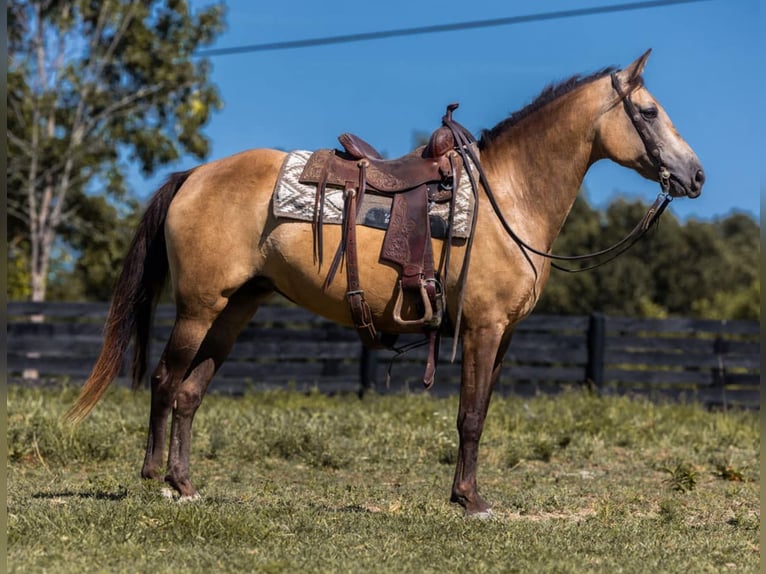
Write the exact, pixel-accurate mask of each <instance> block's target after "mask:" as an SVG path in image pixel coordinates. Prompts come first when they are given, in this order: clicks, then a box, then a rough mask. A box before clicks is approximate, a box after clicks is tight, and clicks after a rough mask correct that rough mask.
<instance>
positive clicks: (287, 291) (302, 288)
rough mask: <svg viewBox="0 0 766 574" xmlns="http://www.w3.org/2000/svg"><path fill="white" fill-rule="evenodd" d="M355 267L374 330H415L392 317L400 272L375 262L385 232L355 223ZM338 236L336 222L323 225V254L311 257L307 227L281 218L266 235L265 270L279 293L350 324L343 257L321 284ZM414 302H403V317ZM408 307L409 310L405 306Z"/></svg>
mask: <svg viewBox="0 0 766 574" xmlns="http://www.w3.org/2000/svg"><path fill="white" fill-rule="evenodd" d="M356 234H357V266H358V272H359V283H360V287H361V289H362V291H363V292H364V298H365V300H366V301H367V303H368V305H369V306H370V310H371V311H372V314H373V319H374V321H375V324H376V326H377V328H378V329H379V330H381V331H385V332H406V331H417V330H418V329H417V328H403V327H402V326H400V325H398V324H397V323H395V322H394V320H393V308H394V303H395V301H396V297H397V295H398V290H399V285H398V283H399V270H398V269H395V268H394V267H393V266H390V265H388V264H386V263H383V262H381V260H380V250H381V246H382V243H383V237H384V235H385V232H384V231H382V230H378V229H372V228H367V227H361V226H359V227H357V230H356ZM340 236H341V227H340V226H339V225H325V226H323V251H324V253H323V258H322V262H321V264H320V263H319V262H318V261H317V260H316V259H317V258H316V255H315V251H314V238H313V233H312V229H311V225H310V224H308V223H303V222H293V221H289V222H281V223H280V224H279V225H277V226H276V227H275V228H274V230H273V231H272V232H271V234H270V235H269V239H268V241H267V243H268V248H267V254H266V257H265V266H264V274H265V275H267V276H268V277H269V278H270V279H271V281H272V282H273V284H274V286H275V287H276V288H277V290H278V291H279V292H281V293H282V294H283V295H285V296H286V297H288V298H289V299H290V300H292V301H294V302H295V303H297V304H298V305H300V306H302V307H305V308H307V309H309V310H311V311H313V312H315V313H317V314H319V315H321V316H323V317H326V318H328V319H330V320H332V321H335V322H338V323H342V324H346V325H352V324H353V320H352V317H351V312H350V310H349V305H348V302H347V300H346V292H347V291H348V282H347V275H346V260H345V258H344V259H343V260H342V261H341V264H340V265H339V266H338V270H337V273H336V274H335V276H334V278H333V280H332V283H331V284H330V286H329V287H328V288H327V289H326V290H325V289H324V288H323V286H324V283H325V281H326V279H327V275H328V272H329V270H330V267H331V264H332V261H333V258H334V257H335V253H336V250H337V248H338V244H339V241H340ZM440 245H441V242H434V249H435V253H434V259H435V261H436V262H438V261H439V257H440ZM414 303H415V301H414V300H413V301H407V300H405V303H404V305H403V318H408V319H414V318H416V317H417V310H416V309H415V308H414V307H415V305H414ZM408 307H409V309H408Z"/></svg>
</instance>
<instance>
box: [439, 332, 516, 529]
mask: <svg viewBox="0 0 766 574" xmlns="http://www.w3.org/2000/svg"><path fill="white" fill-rule="evenodd" d="M510 340H511V332H510V331H506V332H503V331H502V330H501V329H497V328H491V327H484V328H480V329H467V330H466V332H465V333H464V335H463V365H462V381H461V385H460V407H459V409H458V417H457V429H458V433H459V436H460V446H459V447H458V458H457V465H456V468H455V480H454V482H453V483H452V498H451V501H452V502H457V503H458V504H460V505H461V506H462V507H463V508H465V512H466V514H468V515H476V516H488V515H489V514H490V512H491V510H490V507H489V505H488V504H487V503H486V502H485V501H484V499H483V498H482V497H481V496H480V495H479V491H478V487H477V484H476V464H477V460H478V456H479V440H480V439H481V434H482V431H483V430H484V420H485V418H486V416H487V409H488V408H489V401H490V398H491V396H492V387H493V386H494V384H495V382H496V381H497V379H498V377H499V375H500V367H501V366H502V361H503V356H504V355H505V352H506V350H507V349H508V344H509V343H510Z"/></svg>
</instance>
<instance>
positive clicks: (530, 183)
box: [482, 90, 599, 250]
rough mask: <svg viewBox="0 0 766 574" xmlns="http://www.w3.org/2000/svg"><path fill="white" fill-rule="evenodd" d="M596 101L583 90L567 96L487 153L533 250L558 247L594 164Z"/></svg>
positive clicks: (501, 195) (486, 161) (492, 174)
mask: <svg viewBox="0 0 766 574" xmlns="http://www.w3.org/2000/svg"><path fill="white" fill-rule="evenodd" d="M578 92H579V93H578ZM591 100H592V98H587V97H586V94H584V93H583V90H577V91H575V92H572V93H570V94H566V95H565V96H563V97H561V98H559V99H558V100H555V101H554V102H551V103H550V104H548V105H547V106H545V107H544V108H542V109H541V110H540V111H538V112H536V113H534V114H532V115H531V116H529V117H527V118H524V119H522V120H521V121H520V122H519V123H518V124H516V125H514V126H511V127H509V128H508V129H507V132H505V133H503V134H501V135H500V136H499V137H498V138H496V139H495V140H494V141H493V142H492V144H491V145H490V146H489V147H488V148H487V149H485V150H483V151H482V164H483V165H484V166H485V170H486V171H487V174H488V178H489V179H490V183H491V185H492V186H493V188H495V187H496V188H497V189H498V192H497V193H496V195H497V199H498V203H499V204H500V206H501V209H502V210H503V212H504V215H505V217H506V218H507V219H508V220H509V221H510V220H513V221H516V222H518V225H521V226H523V227H526V233H525V234H524V235H525V236H526V237H525V238H526V239H527V240H528V242H529V243H530V244H531V245H532V246H533V247H537V248H540V249H545V250H547V249H549V248H550V246H551V245H552V244H553V241H554V240H555V239H556V237H557V236H558V233H559V231H560V230H561V226H562V225H563V224H564V221H565V219H566V217H567V215H568V214H569V211H570V210H571V208H572V205H573V204H574V200H575V198H576V197H577V192H578V190H579V189H580V186H581V185H582V181H583V178H584V177H585V172H586V171H587V170H588V167H589V166H590V164H591V163H592V151H593V137H594V134H595V127H594V123H595V120H596V117H597V115H598V113H599V109H598V106H597V105H595V103H594V102H592V101H591ZM525 223H530V224H528V225H525ZM523 238H524V237H523Z"/></svg>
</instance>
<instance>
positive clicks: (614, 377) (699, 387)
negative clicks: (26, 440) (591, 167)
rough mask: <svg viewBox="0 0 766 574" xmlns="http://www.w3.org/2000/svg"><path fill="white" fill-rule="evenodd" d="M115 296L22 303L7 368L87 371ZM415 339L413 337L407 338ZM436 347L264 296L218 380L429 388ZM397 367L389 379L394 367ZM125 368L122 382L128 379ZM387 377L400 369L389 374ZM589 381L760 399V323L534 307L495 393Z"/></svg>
mask: <svg viewBox="0 0 766 574" xmlns="http://www.w3.org/2000/svg"><path fill="white" fill-rule="evenodd" d="M106 311H107V305H106V304H102V303H42V304H34V303H11V304H9V306H8V349H7V359H8V370H9V373H8V374H9V376H10V379H11V380H12V381H28V382H33V381H35V380H37V381H47V380H51V379H56V378H60V377H70V378H71V379H73V380H75V381H79V380H84V379H85V377H87V375H88V373H89V371H90V368H91V366H92V365H93V363H94V361H95V359H96V357H97V355H98V352H99V350H100V348H101V341H102V338H101V334H102V328H103V323H104V319H105V316H106ZM173 318H174V309H173V307H172V306H170V305H160V306H159V307H158V308H157V313H156V316H155V325H154V330H153V333H152V349H151V357H153V358H154V359H156V358H157V357H159V355H160V353H161V351H162V348H163V345H164V342H165V340H166V339H167V337H168V335H169V333H170V329H171V327H172V322H173ZM413 340H415V339H413V338H412V337H409V338H403V339H402V341H401V343H402V344H405V343H407V342H411V341H413ZM451 343H452V341H451V340H450V339H446V340H445V341H444V342H443V345H442V358H441V359H440V361H439V365H438V369H437V374H436V383H435V385H434V388H433V389H432V391H431V392H432V393H434V394H450V393H456V392H457V390H458V387H459V384H460V353H458V356H457V359H456V361H455V363H450V362H449V360H448V359H449V357H448V356H447V355H449V354H450V353H449V349H450V348H451ZM424 365H425V349H424V348H421V349H415V350H413V351H411V352H409V353H406V354H403V355H399V356H394V353H393V352H389V351H376V352H369V351H366V350H364V349H363V348H362V346H361V344H360V342H359V340H358V338H357V336H356V333H355V332H354V331H353V330H352V329H350V328H346V327H341V326H338V325H335V324H334V323H331V322H329V321H327V320H325V319H323V318H321V317H318V316H316V315H313V314H311V313H309V312H308V311H305V310H303V309H300V308H292V307H279V306H265V307H262V308H261V309H260V310H259V311H258V314H257V315H256V316H255V318H254V319H253V320H252V321H251V322H250V324H249V325H248V326H247V327H246V328H245V330H244V331H243V332H242V334H241V335H240V337H239V338H238V340H237V343H236V344H235V346H234V348H233V350H232V352H231V355H230V356H229V359H228V360H227V361H226V363H224V365H223V366H222V367H221V369H220V371H219V372H218V374H217V375H216V378H215V380H214V381H213V384H212V386H211V391H213V392H216V391H217V392H225V393H234V394H237V393H242V392H245V391H247V390H262V389H271V388H279V387H288V386H289V387H291V388H295V389H298V390H309V389H313V388H317V389H319V390H320V391H323V392H359V391H360V390H362V389H368V388H374V389H376V390H377V391H378V392H400V391H402V390H410V391H418V390H420V388H421V384H420V379H421V377H422V375H423V369H424ZM389 371H390V377H387V373H388V372H389ZM127 374H128V373H127V362H126V368H125V370H124V371H123V373H122V376H121V379H120V380H121V382H123V383H124V382H126V378H127ZM387 378H388V379H389V380H388V381H387ZM576 385H587V386H589V387H591V388H594V389H598V390H599V391H600V392H602V393H605V394H609V393H619V394H633V393H635V394H648V395H650V396H653V397H671V398H682V399H686V400H695V401H700V402H702V403H705V404H707V405H710V406H716V407H729V406H747V407H753V408H758V406H759V401H760V323H759V322H757V321H716V320H700V319H686V318H678V319H631V318H621V317H608V316H604V315H600V314H594V315H591V316H553V315H532V316H531V317H528V318H527V319H525V320H524V321H522V322H521V323H520V324H519V325H518V327H517V329H516V332H515V333H514V337H513V341H512V343H511V347H510V349H509V351H508V353H507V355H506V358H505V362H504V366H503V371H502V374H501V377H500V382H499V383H498V386H497V387H496V392H498V393H502V394H509V393H516V394H521V395H529V394H536V393H540V392H544V393H552V392H556V391H558V390H560V389H561V388H562V387H565V386H576Z"/></svg>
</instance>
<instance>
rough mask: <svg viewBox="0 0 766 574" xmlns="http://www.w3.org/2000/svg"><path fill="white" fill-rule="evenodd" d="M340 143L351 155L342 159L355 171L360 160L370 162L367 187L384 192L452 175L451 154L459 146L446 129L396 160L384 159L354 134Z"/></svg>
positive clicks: (394, 191)
mask: <svg viewBox="0 0 766 574" xmlns="http://www.w3.org/2000/svg"><path fill="white" fill-rule="evenodd" d="M338 141H339V142H340V144H341V145H342V146H343V150H344V151H345V154H346V155H347V156H348V157H347V158H346V157H342V156H341V157H342V159H343V160H346V159H348V160H349V161H352V162H354V168H355V169H356V163H357V162H358V161H361V160H366V161H367V162H368V163H367V170H366V171H367V173H366V177H367V184H368V185H369V186H370V187H371V188H372V189H374V190H375V191H378V192H381V193H397V192H400V191H404V190H407V189H412V188H413V187H417V186H419V185H422V184H424V183H429V182H435V181H441V180H443V179H444V178H446V177H448V176H450V175H452V167H451V165H450V160H449V158H448V154H449V152H450V151H452V150H453V149H454V147H455V138H454V136H453V135H452V132H451V131H450V130H449V129H448V128H446V127H444V126H442V127H440V128H438V129H437V130H436V131H434V132H433V134H432V135H431V137H430V138H429V140H428V143H427V144H426V145H425V146H424V147H420V148H417V149H415V150H413V151H411V152H410V153H408V154H406V155H404V156H402V157H399V158H396V159H383V156H382V155H381V154H380V152H378V150H376V149H375V148H374V147H373V146H372V145H370V144H369V143H367V142H366V141H364V140H363V139H362V138H360V137H359V136H357V135H354V134H351V133H344V134H341V135H340V136H338Z"/></svg>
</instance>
